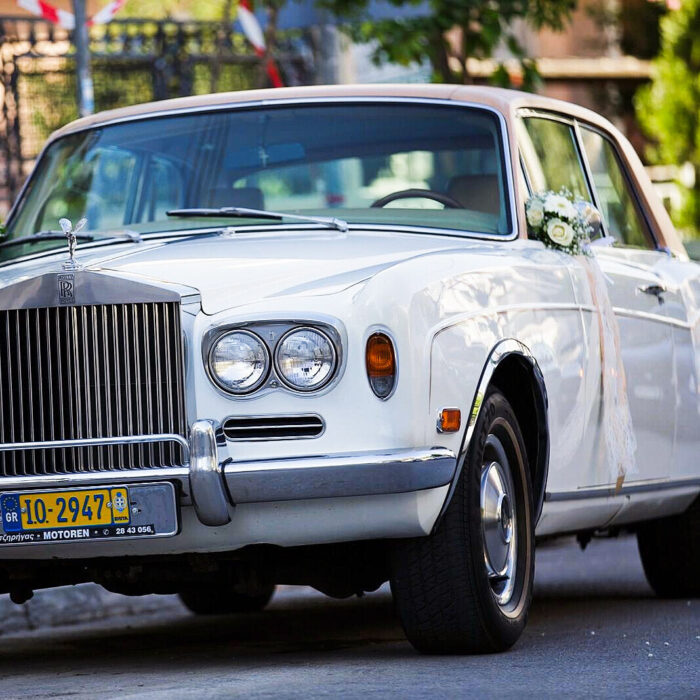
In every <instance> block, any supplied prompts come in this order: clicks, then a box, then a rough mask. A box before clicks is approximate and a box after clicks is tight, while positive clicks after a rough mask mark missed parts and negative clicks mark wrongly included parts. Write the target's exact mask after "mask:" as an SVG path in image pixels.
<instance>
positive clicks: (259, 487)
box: [224, 447, 457, 504]
mask: <svg viewBox="0 0 700 700" xmlns="http://www.w3.org/2000/svg"><path fill="white" fill-rule="evenodd" d="M456 466H457V458H456V456H455V454H454V452H452V451H451V450H448V449H446V448H443V447H433V448H430V449H409V450H387V451H386V452H382V453H379V454H377V453H366V452H359V453H356V454H349V455H327V456H321V457H303V458H290V459H271V460H266V461H255V462H238V463H231V462H229V463H228V464H225V465H224V479H225V482H226V485H227V486H228V490H229V493H230V494H231V497H232V500H233V502H234V503H236V504H239V503H262V502H274V501H297V500H306V499H315V498H344V497H352V496H372V495H379V494H393V493H408V492H411V491H422V490H424V489H431V488H437V487H440V486H445V485H446V484H449V483H450V481H451V480H452V478H453V476H454V473H455V469H456Z"/></svg>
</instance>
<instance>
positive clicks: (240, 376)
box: [209, 327, 338, 394]
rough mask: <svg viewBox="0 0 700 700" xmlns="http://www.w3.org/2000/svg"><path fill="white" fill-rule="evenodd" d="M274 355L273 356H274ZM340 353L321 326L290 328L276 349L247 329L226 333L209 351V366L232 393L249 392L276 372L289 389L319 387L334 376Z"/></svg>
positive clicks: (215, 378) (221, 385) (214, 377)
mask: <svg viewBox="0 0 700 700" xmlns="http://www.w3.org/2000/svg"><path fill="white" fill-rule="evenodd" d="M271 355H272V356H271ZM337 363H338V353H337V351H336V348H335V346H334V344H333V342H332V341H331V339H330V338H329V337H328V336H327V335H326V334H325V333H324V332H323V331H321V330H319V329H317V328H311V327H297V328H292V329H291V330H289V331H287V332H286V333H285V334H284V335H283V336H282V337H281V338H280V339H279V340H278V341H277V344H276V345H275V347H274V350H273V352H272V353H271V352H270V349H269V348H268V346H267V345H266V343H265V342H264V341H263V340H262V338H261V337H260V336H259V335H257V334H256V333H254V332H252V331H250V330H247V329H236V330H232V331H229V332H228V333H224V334H223V335H222V336H221V337H219V338H218V339H217V340H216V342H215V343H214V344H213V345H212V347H211V350H210V352H209V370H210V372H211V375H212V377H213V379H214V381H216V383H217V384H218V385H219V386H220V387H221V388H222V389H224V390H225V391H228V392H230V393H232V394H249V393H251V392H253V391H255V390H256V389H259V388H260V387H261V386H262V385H263V384H264V383H265V381H266V380H267V378H268V377H269V375H270V372H271V370H272V367H273V365H274V370H275V374H276V375H277V376H278V377H279V379H280V380H281V381H282V382H283V383H284V384H285V385H286V386H287V387H289V388H290V389H293V390H295V391H316V390H318V389H321V388H322V387H324V386H325V385H326V384H328V382H329V381H330V380H331V379H332V378H333V375H334V374H335V371H336V368H337Z"/></svg>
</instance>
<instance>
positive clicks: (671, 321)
mask: <svg viewBox="0 0 700 700" xmlns="http://www.w3.org/2000/svg"><path fill="white" fill-rule="evenodd" d="M613 311H614V312H615V315H616V316H625V317H627V318H638V319H640V320H642V321H655V322H656V323H665V324H666V325H668V326H675V327H676V328H684V329H686V330H692V329H693V327H694V326H693V324H691V323H688V322H687V321H681V320H680V319H679V318H673V317H672V316H664V315H662V314H652V313H649V312H647V311H637V310H635V309H625V308H621V307H619V306H615V307H613Z"/></svg>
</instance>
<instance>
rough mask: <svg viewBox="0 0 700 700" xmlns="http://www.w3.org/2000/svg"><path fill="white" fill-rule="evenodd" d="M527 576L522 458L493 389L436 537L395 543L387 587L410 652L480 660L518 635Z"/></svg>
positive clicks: (527, 495) (514, 426)
mask: <svg viewBox="0 0 700 700" xmlns="http://www.w3.org/2000/svg"><path fill="white" fill-rule="evenodd" d="M533 577H534V522H533V503H532V489H531V486H530V478H529V467H528V461H527V454H526V451H525V445H524V442H523V438H522V434H521V432H520V427H519V425H518V421H517V419H516V417H515V413H514V412H513V409H512V408H511V406H510V404H509V403H508V401H507V399H506V398H505V396H503V394H501V393H500V392H499V391H496V390H492V391H490V392H489V393H488V394H487V395H486V398H485V399H484V402H483V404H482V409H481V411H480V414H479V418H478V420H477V423H476V425H475V428H474V434H473V436H472V440H471V444H470V446H469V449H468V452H467V457H466V460H465V463H464V465H463V467H462V472H461V475H460V477H459V481H458V483H457V487H456V489H455V492H454V495H453V497H452V500H451V502H450V505H449V506H448V508H447V511H446V513H445V515H444V518H443V520H442V522H441V523H440V525H439V526H438V528H437V530H436V532H435V533H434V534H432V535H431V536H429V537H420V538H415V539H410V540H403V541H401V542H398V543H397V544H396V546H395V548H394V550H393V555H392V578H391V589H392V592H393V594H394V600H395V603H396V608H397V610H398V614H399V618H400V619H401V623H402V625H403V628H404V631H405V632H406V636H407V637H408V640H409V641H410V642H411V644H413V646H414V647H415V648H416V649H417V650H418V651H421V652H424V653H434V654H444V653H450V654H483V653H492V652H499V651H504V650H506V649H508V648H509V647H511V646H512V645H513V644H514V643H515V642H516V641H517V639H518V638H519V637H520V635H521V634H522V631H523V629H524V628H525V623H526V620H527V613H528V609H529V607H530V601H531V598H532V582H533Z"/></svg>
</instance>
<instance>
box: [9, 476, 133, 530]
mask: <svg viewBox="0 0 700 700" xmlns="http://www.w3.org/2000/svg"><path fill="white" fill-rule="evenodd" d="M0 507H1V508H2V512H3V524H4V526H5V532H27V531H31V530H54V529H60V528H69V527H75V528H79V527H90V526H91V525H116V524H118V523H119V524H123V523H128V522H129V491H128V489H127V488H126V487H124V486H121V487H119V488H114V489H89V490H73V491H46V492H43V493H5V494H3V495H2V496H1V497H0Z"/></svg>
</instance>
